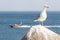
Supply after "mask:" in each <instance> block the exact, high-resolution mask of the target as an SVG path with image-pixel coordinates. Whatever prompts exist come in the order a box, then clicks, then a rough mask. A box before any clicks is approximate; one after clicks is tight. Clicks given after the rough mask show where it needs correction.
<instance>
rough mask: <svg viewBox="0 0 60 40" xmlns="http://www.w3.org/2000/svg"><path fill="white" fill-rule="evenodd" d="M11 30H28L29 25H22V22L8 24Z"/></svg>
mask: <svg viewBox="0 0 60 40" xmlns="http://www.w3.org/2000/svg"><path fill="white" fill-rule="evenodd" d="M9 26H10V27H11V28H30V26H29V25H23V24H22V22H21V23H20V24H9Z"/></svg>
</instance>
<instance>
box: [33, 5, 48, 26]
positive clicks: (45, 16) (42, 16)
mask: <svg viewBox="0 0 60 40" xmlns="http://www.w3.org/2000/svg"><path fill="white" fill-rule="evenodd" d="M47 8H48V5H47V4H45V5H44V8H43V11H42V12H41V14H40V15H39V17H38V18H36V19H35V20H34V21H40V22H42V25H43V22H44V21H45V20H46V18H47V14H46V9H47Z"/></svg>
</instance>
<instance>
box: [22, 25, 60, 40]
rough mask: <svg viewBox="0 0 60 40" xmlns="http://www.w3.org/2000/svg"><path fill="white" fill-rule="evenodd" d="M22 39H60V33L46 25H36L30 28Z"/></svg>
mask: <svg viewBox="0 0 60 40" xmlns="http://www.w3.org/2000/svg"><path fill="white" fill-rule="evenodd" d="M21 40H60V35H59V34H57V33H55V32H53V31H51V30H49V29H48V28H46V27H45V26H41V25H35V26H32V27H31V28H30V29H29V31H28V32H27V33H26V34H25V35H24V37H23V38H22V39H21Z"/></svg>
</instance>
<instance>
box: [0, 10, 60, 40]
mask: <svg viewBox="0 0 60 40" xmlns="http://www.w3.org/2000/svg"><path fill="white" fill-rule="evenodd" d="M40 13H41V12H7V11H6V12H0V40H21V38H22V37H23V36H24V35H25V34H26V32H27V31H28V30H29V28H11V27H10V26H9V24H15V23H17V24H20V23H21V22H22V23H23V25H31V26H32V25H37V24H39V22H34V19H35V18H36V17H37V16H38V15H39V14H40ZM44 25H60V12H59V11H53V12H51V11H50V12H47V20H46V21H44ZM49 29H50V30H52V31H54V32H55V33H57V34H60V27H49Z"/></svg>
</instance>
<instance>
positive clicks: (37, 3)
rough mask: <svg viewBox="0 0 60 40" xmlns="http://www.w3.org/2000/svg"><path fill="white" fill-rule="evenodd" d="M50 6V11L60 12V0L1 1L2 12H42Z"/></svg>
mask: <svg viewBox="0 0 60 40" xmlns="http://www.w3.org/2000/svg"><path fill="white" fill-rule="evenodd" d="M44 4H48V5H49V9H48V11H60V0H0V11H41V10H42V9H43V5H44Z"/></svg>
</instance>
